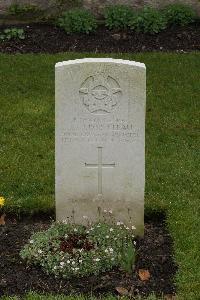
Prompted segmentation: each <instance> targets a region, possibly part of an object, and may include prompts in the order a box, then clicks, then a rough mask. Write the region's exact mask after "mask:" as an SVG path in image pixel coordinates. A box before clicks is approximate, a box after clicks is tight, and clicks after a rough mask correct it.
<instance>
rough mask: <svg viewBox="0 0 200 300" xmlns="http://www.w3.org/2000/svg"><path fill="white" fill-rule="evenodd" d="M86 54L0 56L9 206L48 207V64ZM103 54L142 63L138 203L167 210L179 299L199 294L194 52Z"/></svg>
mask: <svg viewBox="0 0 200 300" xmlns="http://www.w3.org/2000/svg"><path fill="white" fill-rule="evenodd" d="M86 56H87V57H94V55H91V54H88V55H85V54H73V53H67V54H56V55H0V78H1V81H0V111H1V117H0V158H1V159H0V196H4V197H5V198H6V199H7V203H8V205H9V207H8V209H9V210H10V211H12V210H14V211H15V212H16V213H18V214H20V213H22V212H28V213H34V212H36V211H42V212H44V211H45V212H49V211H52V210H54V65H55V63H56V62H58V61H62V60H68V59H75V58H82V57H86ZM98 56H99V57H100V56H101V57H102V56H104V57H105V56H107V57H108V55H98ZM109 56H110V57H114V58H122V59H130V60H136V61H140V62H144V63H145V64H146V66H147V116H146V117H147V119H146V196H145V209H146V213H147V214H148V213H149V212H150V211H154V210H156V211H160V210H165V212H166V215H167V225H168V227H169V230H170V232H171V235H172V237H173V239H174V252H175V259H176V262H177V263H178V265H179V271H178V273H177V276H176V282H177V289H178V299H186V300H195V299H196V300H199V299H200V256H199V252H200V251H199V247H200V232H199V228H200V226H199V218H200V205H199V198H200V197H199V196H200V189H199V182H198V181H199V180H198V175H199V173H198V168H199V156H198V150H199V147H200V139H198V133H199V128H200V126H199V112H200V99H199V95H200V83H199V76H200V53H190V54H162V53H146V54H134V55H132V54H123V55H109ZM95 57H97V55H95ZM38 299H39V298H38Z"/></svg>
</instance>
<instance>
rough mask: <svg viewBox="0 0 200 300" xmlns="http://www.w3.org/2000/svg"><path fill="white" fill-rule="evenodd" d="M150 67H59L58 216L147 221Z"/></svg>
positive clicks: (95, 62) (87, 63)
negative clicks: (147, 78) (146, 122)
mask: <svg viewBox="0 0 200 300" xmlns="http://www.w3.org/2000/svg"><path fill="white" fill-rule="evenodd" d="M145 76H146V69H145V65H144V64H141V63H136V62H133V61H125V60H113V59H109V58H105V59H103V58H102V59H89V58H88V59H82V60H74V61H67V62H61V63H58V64H56V214H57V220H65V219H68V220H70V221H71V222H76V223H82V224H85V223H87V220H89V221H97V220H99V219H100V220H106V221H108V222H112V221H113V220H115V221H122V222H124V223H125V224H127V225H128V226H129V225H134V226H136V228H137V232H138V234H142V233H143V225H144V216H143V213H144V184H145V158H144V157H145V146H144V142H145V101H146V81H145Z"/></svg>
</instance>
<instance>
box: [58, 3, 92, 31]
mask: <svg viewBox="0 0 200 300" xmlns="http://www.w3.org/2000/svg"><path fill="white" fill-rule="evenodd" d="M57 24H58V26H60V27H61V28H63V29H64V30H65V31H66V32H67V33H68V34H69V33H87V34H88V33H90V32H92V31H95V30H96V28H97V23H96V19H95V17H94V16H93V15H92V14H91V13H90V12H89V11H87V10H85V9H79V8H74V9H71V10H69V11H66V12H65V13H63V15H62V16H61V17H60V18H59V19H58V22H57Z"/></svg>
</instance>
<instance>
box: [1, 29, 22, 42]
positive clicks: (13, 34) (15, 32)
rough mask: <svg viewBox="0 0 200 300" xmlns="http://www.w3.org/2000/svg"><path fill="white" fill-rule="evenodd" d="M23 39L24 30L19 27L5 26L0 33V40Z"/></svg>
mask: <svg viewBox="0 0 200 300" xmlns="http://www.w3.org/2000/svg"><path fill="white" fill-rule="evenodd" d="M11 39H20V40H24V39H25V34H24V30H23V29H20V28H7V29H4V31H3V32H2V33H1V34H0V40H2V41H5V40H11Z"/></svg>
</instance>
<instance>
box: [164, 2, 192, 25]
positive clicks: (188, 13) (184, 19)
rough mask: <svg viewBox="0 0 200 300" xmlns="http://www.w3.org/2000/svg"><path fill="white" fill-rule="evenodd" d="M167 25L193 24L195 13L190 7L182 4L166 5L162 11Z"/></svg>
mask: <svg viewBox="0 0 200 300" xmlns="http://www.w3.org/2000/svg"><path fill="white" fill-rule="evenodd" d="M163 14H164V15H165V17H166V19H167V22H168V24H170V25H181V26H184V25H188V24H190V23H192V22H194V20H195V18H196V13H195V12H194V10H193V9H192V7H190V6H188V5H184V4H171V5H168V6H167V7H166V8H165V9H164V10H163Z"/></svg>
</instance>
